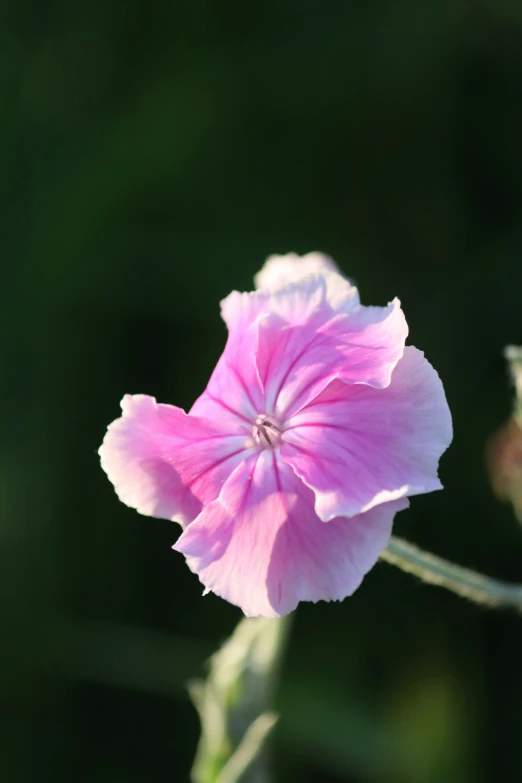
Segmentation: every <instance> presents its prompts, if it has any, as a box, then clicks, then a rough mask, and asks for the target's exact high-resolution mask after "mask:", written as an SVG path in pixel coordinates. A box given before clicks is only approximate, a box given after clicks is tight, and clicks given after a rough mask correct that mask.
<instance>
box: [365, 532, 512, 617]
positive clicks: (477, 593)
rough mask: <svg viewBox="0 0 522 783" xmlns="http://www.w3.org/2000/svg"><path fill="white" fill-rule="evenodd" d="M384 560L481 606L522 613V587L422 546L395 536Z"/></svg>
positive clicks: (383, 555) (382, 554) (386, 550)
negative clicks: (460, 563)
mask: <svg viewBox="0 0 522 783" xmlns="http://www.w3.org/2000/svg"><path fill="white" fill-rule="evenodd" d="M381 559H382V560H385V561H386V562H387V563H391V564H392V565H395V566H397V567H398V568H400V569H401V570H402V571H406V572H407V573H409V574H413V575H414V576H417V577H419V579H422V581H423V582H427V583H428V584H432V585H438V586H439V587H445V588H446V589H447V590H451V591H452V592H454V593H457V595H460V596H462V597H464V598H469V599H470V600H471V601H475V602H476V603H478V604H485V605H489V606H492V607H493V606H497V607H506V608H512V609H517V610H518V611H520V612H522V585H519V584H513V583H510V582H501V581H499V580H497V579H492V578H491V577H489V576H484V575H483V574H479V573H477V572H476V571H472V570H471V569H469V568H463V567H462V566H459V565H455V563H451V562H450V561H449V560H444V559H443V558H442V557H437V555H432V554H431V553H430V552H425V551H424V550H422V549H419V547H416V546H414V545H413V544H410V543H409V542H408V541H404V539H402V538H397V537H396V536H392V537H391V540H390V543H389V545H388V548H387V549H385V550H384V552H382V553H381Z"/></svg>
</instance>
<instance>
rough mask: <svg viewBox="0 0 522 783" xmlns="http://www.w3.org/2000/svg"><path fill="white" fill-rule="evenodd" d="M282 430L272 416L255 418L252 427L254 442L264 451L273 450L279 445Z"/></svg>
mask: <svg viewBox="0 0 522 783" xmlns="http://www.w3.org/2000/svg"><path fill="white" fill-rule="evenodd" d="M282 432H283V428H282V426H281V424H280V423H279V422H278V421H277V419H274V417H273V416H266V415H265V414H263V415H262V416H257V417H256V420H255V422H254V426H253V427H252V435H253V438H254V440H255V442H256V443H257V444H258V445H259V446H261V448H264V449H275V448H276V446H279V444H280V443H281V434H282Z"/></svg>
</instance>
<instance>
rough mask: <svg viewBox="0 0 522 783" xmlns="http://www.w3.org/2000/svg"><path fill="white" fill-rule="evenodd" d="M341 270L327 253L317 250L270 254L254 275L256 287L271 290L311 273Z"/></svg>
mask: <svg viewBox="0 0 522 783" xmlns="http://www.w3.org/2000/svg"><path fill="white" fill-rule="evenodd" d="M324 272H339V269H338V267H337V264H336V263H335V261H334V260H333V258H330V256H327V255H326V254H325V253H319V252H317V251H315V252H312V253H307V254H306V255H304V256H299V255H297V253H286V254H285V255H282V256H279V255H273V256H269V257H268V258H267V259H266V261H265V263H264V264H263V266H262V267H261V269H260V270H259V272H258V273H257V274H256V275H255V277H254V283H255V285H256V288H264V289H268V290H271V291H274V290H277V289H278V288H283V287H284V286H286V285H287V284H288V283H295V282H296V281H298V280H302V278H303V277H306V276H307V275H310V274H317V273H319V274H321V273H324Z"/></svg>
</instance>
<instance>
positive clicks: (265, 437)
mask: <svg viewBox="0 0 522 783" xmlns="http://www.w3.org/2000/svg"><path fill="white" fill-rule="evenodd" d="M311 257H313V263H312V264H311V266H313V269H312V270H310V259H311ZM281 270H283V271H284V276H285V278H286V279H287V280H290V281H291V282H289V283H288V284H287V285H283V286H282V287H281V282H282V281H281V278H280V271H281ZM310 271H312V273H311V274H307V273H308V272H310ZM303 272H304V274H305V276H304V277H303ZM257 280H258V283H259V284H260V285H262V286H264V287H263V288H262V289H261V290H258V291H255V292H252V293H243V294H241V293H237V292H233V293H232V294H230V295H229V296H228V297H227V298H226V299H225V300H224V301H223V302H222V314H223V318H224V320H225V322H226V324H227V326H228V330H229V337H228V341H227V344H226V347H225V350H224V353H223V355H222V356H221V358H220V360H219V362H218V364H217V366H216V368H215V370H214V372H213V374H212V377H211V378H210V381H209V384H208V387H207V389H206V390H205V391H204V392H203V394H202V395H201V397H200V398H199V399H198V400H197V401H196V402H195V404H194V406H193V407H192V409H191V411H190V412H189V413H188V414H187V413H185V412H184V411H183V410H181V409H180V408H176V407H174V406H171V405H162V404H158V403H157V402H156V400H155V399H154V398H153V397H148V396H145V395H136V396H130V395H127V396H126V397H125V398H124V399H123V402H122V409H123V415H122V417H121V418H120V419H117V420H116V421H115V422H113V423H112V424H111V425H110V427H109V429H108V432H107V435H106V437H105V440H104V443H103V445H102V447H101V449H100V455H101V460H102V466H103V468H104V470H105V471H106V472H107V475H108V476H109V478H110V480H111V481H112V482H113V484H114V486H115V489H116V492H117V493H118V496H119V498H120V499H121V500H122V501H123V502H124V503H126V504H127V505H129V506H132V507H133V508H136V509H137V510H138V511H140V512H141V513H142V514H147V515H150V516H157V517H165V518H167V519H172V520H177V521H179V522H180V523H181V524H182V525H183V527H184V528H185V529H184V531H183V533H182V535H181V536H180V538H179V539H178V541H177V543H176V545H175V547H174V548H175V549H177V550H178V551H179V552H182V553H183V554H184V555H185V557H186V559H187V563H188V565H189V567H190V568H191V570H192V571H194V572H195V573H197V574H198V576H199V578H200V580H201V582H202V583H203V584H204V585H205V587H206V588H207V590H212V591H214V592H215V593H216V594H217V595H220V596H222V597H223V598H226V599H227V600H228V601H230V602H231V603H233V604H237V605H238V606H240V607H241V608H242V609H243V611H244V612H245V614H246V615H248V616H255V615H264V616H266V617H272V616H278V615H284V614H287V613H288V612H291V611H292V610H293V609H295V607H296V606H297V604H298V603H299V601H314V602H315V601H319V600H326V601H328V600H342V599H343V598H345V597H346V596H348V595H351V594H352V593H353V592H354V590H356V588H357V587H358V586H359V584H360V583H361V581H362V579H363V577H364V575H365V574H366V573H367V572H368V571H369V570H370V569H371V568H372V566H373V565H374V564H375V562H376V561H377V559H378V556H379V554H380V552H381V551H382V550H383V549H384V548H385V547H386V546H387V543H388V540H389V536H390V532H391V527H392V521H393V517H394V515H395V513H396V512H397V511H400V510H402V509H404V508H406V507H407V505H408V500H407V497H408V496H411V495H417V494H420V493H424V492H431V491H433V490H436V489H441V484H440V482H439V480H438V478H437V465H438V461H439V458H440V455H441V454H442V453H443V452H444V450H445V449H446V448H447V446H448V445H449V443H450V442H451V437H452V428H451V417H450V413H449V409H448V405H447V402H446V398H445V395H444V389H443V387H442V383H441V381H440V379H439V377H438V375H437V373H436V372H435V370H434V369H433V368H432V367H431V365H430V364H429V363H428V362H427V361H426V359H425V358H424V356H423V354H422V353H421V352H420V351H418V350H417V349H416V348H413V347H407V348H405V340H406V336H407V325H406V321H405V319H404V315H403V313H402V310H401V308H400V304H399V301H398V300H394V301H393V302H392V303H391V304H389V305H388V307H364V306H362V305H360V303H359V298H358V294H357V289H355V288H354V286H352V285H351V284H350V283H349V282H348V281H346V280H345V279H344V278H343V277H341V276H340V275H339V274H338V273H337V272H336V271H335V265H334V264H333V261H331V259H327V257H324V256H321V255H320V254H309V255H308V256H305V257H304V259H302V260H300V259H299V258H298V257H297V256H293V255H291V256H283V257H272V258H271V259H269V261H268V262H267V264H266V265H265V267H264V269H263V270H261V272H260V273H259V275H258V278H257Z"/></svg>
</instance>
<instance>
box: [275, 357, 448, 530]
mask: <svg viewBox="0 0 522 783" xmlns="http://www.w3.org/2000/svg"><path fill="white" fill-rule="evenodd" d="M451 439H452V425H451V415H450V412H449V408H448V404H447V402H446V397H445V394H444V389H443V386H442V383H441V381H440V378H439V376H438V375H437V373H436V371H435V370H434V369H433V367H432V366H431V365H430V364H429V362H428V361H427V360H426V359H425V358H424V354H423V353H422V352H421V351H418V350H417V349H416V348H412V347H408V348H406V349H405V351H404V356H403V358H402V359H401V360H400V361H399V363H398V364H397V366H396V368H395V370H394V372H393V376H392V381H391V383H390V385H389V386H388V387H386V388H385V389H374V388H372V387H370V386H363V385H355V386H349V385H346V384H344V383H342V382H341V381H339V380H335V381H333V382H332V383H330V385H329V386H328V387H327V388H326V389H325V390H324V391H323V392H322V393H321V394H319V395H318V397H317V398H315V399H314V400H313V401H312V402H311V403H310V404H309V405H308V406H307V407H305V408H303V409H302V410H301V411H300V412H299V413H298V414H297V415H296V416H294V417H293V418H292V419H291V421H290V422H288V428H287V430H286V432H285V433H284V439H283V443H282V446H281V455H282V457H283V459H284V460H285V461H286V462H288V463H289V464H290V465H292V467H293V468H294V470H295V472H296V474H297V475H298V476H300V477H301V478H302V479H303V481H304V482H305V483H306V484H307V485H308V486H309V487H311V488H312V489H313V490H314V492H315V496H316V501H315V509H316V511H317V513H318V515H319V516H320V518H321V519H323V520H325V521H327V520H329V519H332V518H333V517H336V516H339V515H346V516H354V515H356V514H359V513H361V512H364V511H368V509H371V508H373V507H374V506H377V505H378V504H379V503H384V502H387V501H390V500H395V499H396V498H400V497H405V496H407V495H418V494H420V493H424V492H431V491H433V490H436V489H441V488H442V485H441V483H440V481H439V479H438V478H437V466H438V461H439V458H440V456H441V454H442V453H443V452H444V451H445V450H446V448H447V447H448V446H449V444H450V442H451Z"/></svg>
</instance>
